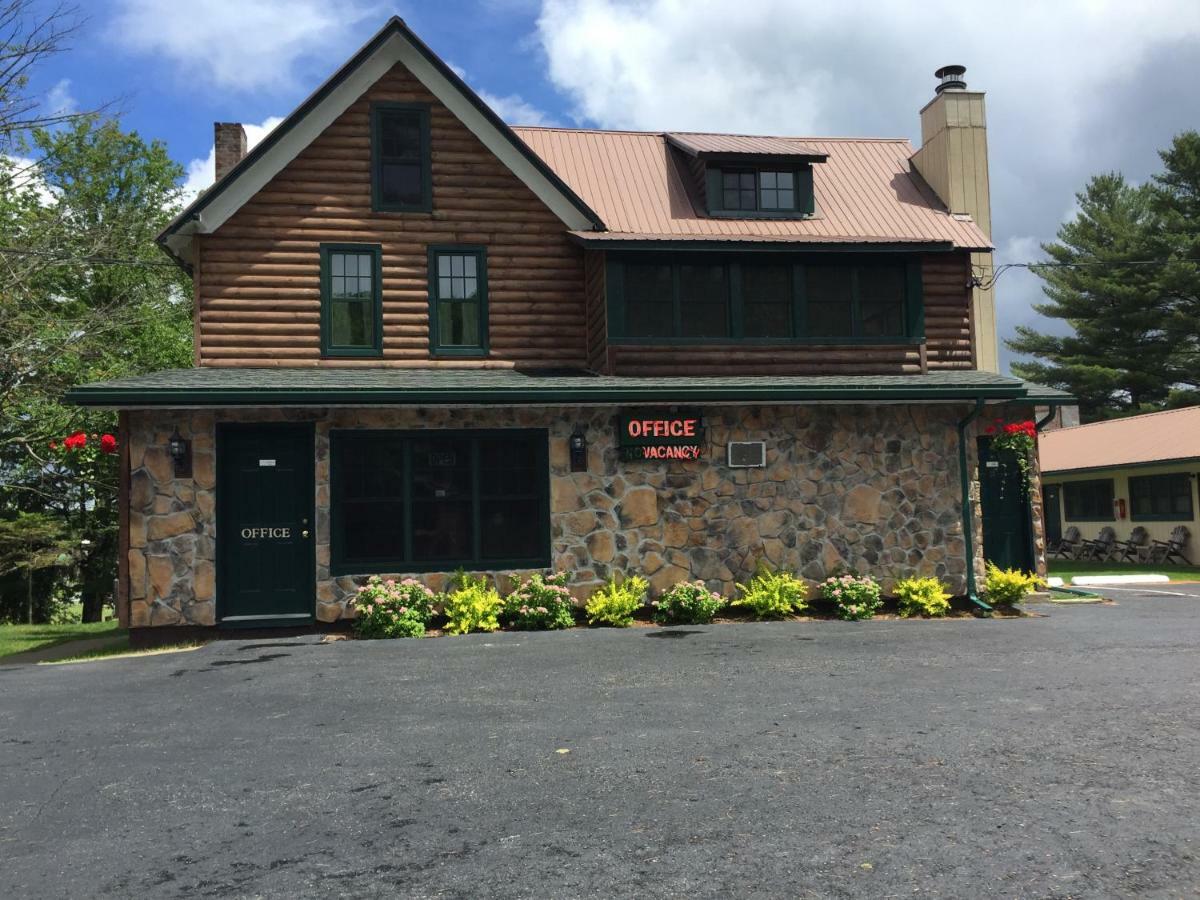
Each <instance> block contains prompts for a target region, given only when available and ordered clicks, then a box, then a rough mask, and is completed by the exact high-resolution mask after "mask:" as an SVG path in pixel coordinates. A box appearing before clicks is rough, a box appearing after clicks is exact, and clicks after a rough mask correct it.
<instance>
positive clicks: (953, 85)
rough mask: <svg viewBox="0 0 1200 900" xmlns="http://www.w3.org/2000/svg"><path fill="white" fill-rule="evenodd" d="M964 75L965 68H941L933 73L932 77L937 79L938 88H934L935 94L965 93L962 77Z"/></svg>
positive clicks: (965, 85) (965, 72)
mask: <svg viewBox="0 0 1200 900" xmlns="http://www.w3.org/2000/svg"><path fill="white" fill-rule="evenodd" d="M966 74H967V67H966V66H942V67H941V68H940V69H938V70H937V71H936V72H934V73H933V77H934V78H937V79H938V86H937V87H936V88H934V91H935V93H938V94H940V93H941V92H942V91H965V90H966V89H967V82H966V80H965V79H964V78H963V76H964V75H966Z"/></svg>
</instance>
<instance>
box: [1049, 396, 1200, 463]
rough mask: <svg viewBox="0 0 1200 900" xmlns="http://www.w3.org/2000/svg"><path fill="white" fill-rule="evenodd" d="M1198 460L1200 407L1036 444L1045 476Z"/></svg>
mask: <svg viewBox="0 0 1200 900" xmlns="http://www.w3.org/2000/svg"><path fill="white" fill-rule="evenodd" d="M1197 458H1200V406H1191V407H1188V408H1187V409H1170V410H1167V411H1165V412H1157V413H1148V414H1146V415H1143V416H1130V417H1129V418H1127V419H1112V420H1111V421H1108V422H1093V423H1091V424H1090V425H1076V426H1075V427H1073V428H1062V429H1059V430H1058V431H1047V432H1046V433H1045V434H1043V435H1042V436H1041V439H1040V440H1039V442H1038V460H1039V461H1040V462H1041V465H1042V471H1043V472H1045V473H1047V474H1049V473H1051V472H1064V471H1071V470H1073V469H1112V468H1117V467H1119V466H1128V465H1138V464H1144V463H1153V462H1162V461H1167V460H1172V459H1197Z"/></svg>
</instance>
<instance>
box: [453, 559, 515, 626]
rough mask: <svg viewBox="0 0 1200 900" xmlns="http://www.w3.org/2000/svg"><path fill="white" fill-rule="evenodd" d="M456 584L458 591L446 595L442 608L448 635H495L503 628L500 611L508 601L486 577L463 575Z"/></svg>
mask: <svg viewBox="0 0 1200 900" xmlns="http://www.w3.org/2000/svg"><path fill="white" fill-rule="evenodd" d="M452 584H454V585H457V587H455V588H454V589H453V590H451V591H450V592H449V593H448V594H446V595H445V598H444V600H443V605H442V612H443V613H445V616H446V633H447V634H467V633H468V632H471V631H495V630H496V629H498V628H499V627H500V618H499V616H500V609H501V607H502V606H503V605H504V601H503V600H501V599H500V595H499V594H498V593H497V592H496V589H495V588H494V587H492V586H491V585H489V584H488V581H487V578H486V577H484V576H482V575H480V576H479V577H478V578H472V577H471V576H470V575H468V574H466V573H465V572H459V573H458V575H456V576H455V578H454V581H453V582H452Z"/></svg>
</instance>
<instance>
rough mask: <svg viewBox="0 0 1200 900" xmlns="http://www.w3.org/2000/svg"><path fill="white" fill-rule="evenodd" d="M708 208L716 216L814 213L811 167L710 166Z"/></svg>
mask: <svg viewBox="0 0 1200 900" xmlns="http://www.w3.org/2000/svg"><path fill="white" fill-rule="evenodd" d="M706 178H707V185H706V188H707V194H708V211H709V213H710V214H712V215H716V216H722V215H724V216H735V217H742V218H771V217H776V218H779V217H782V218H789V217H790V218H796V217H798V216H805V215H808V214H810V213H812V212H813V209H814V206H813V193H812V169H811V168H810V167H809V166H799V167H796V168H779V167H771V168H747V167H717V166H711V167H709V169H708V173H707V176H706Z"/></svg>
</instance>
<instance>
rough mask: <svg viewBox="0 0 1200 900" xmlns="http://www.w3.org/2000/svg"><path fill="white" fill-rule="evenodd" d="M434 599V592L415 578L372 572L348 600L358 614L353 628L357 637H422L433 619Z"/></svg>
mask: <svg viewBox="0 0 1200 900" xmlns="http://www.w3.org/2000/svg"><path fill="white" fill-rule="evenodd" d="M436 599H437V595H436V594H434V592H433V591H431V590H430V589H429V588H427V587H425V585H423V584H421V582H419V581H417V580H416V579H413V578H405V579H404V580H403V581H396V580H395V579H394V578H388V579H384V578H380V577H379V576H378V575H372V576H371V578H370V580H369V581H368V582H367V583H366V584H364V585H362V586H361V587H360V588H359V589H358V593H357V594H356V595H355V596H354V597H353V598H351V600H350V603H351V605H352V606H353V607H354V608H355V610H356V611H357V613H358V615H357V616H356V617H355V619H354V631H355V632H356V633H357V634H358V636H359V637H360V638H397V637H422V636H423V635H424V634H425V626H426V625H427V624H429V620H430V619H432V618H433V604H434V602H435V601H436Z"/></svg>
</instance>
